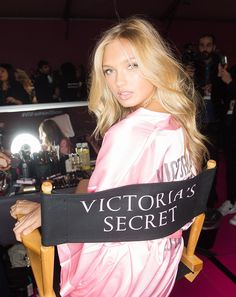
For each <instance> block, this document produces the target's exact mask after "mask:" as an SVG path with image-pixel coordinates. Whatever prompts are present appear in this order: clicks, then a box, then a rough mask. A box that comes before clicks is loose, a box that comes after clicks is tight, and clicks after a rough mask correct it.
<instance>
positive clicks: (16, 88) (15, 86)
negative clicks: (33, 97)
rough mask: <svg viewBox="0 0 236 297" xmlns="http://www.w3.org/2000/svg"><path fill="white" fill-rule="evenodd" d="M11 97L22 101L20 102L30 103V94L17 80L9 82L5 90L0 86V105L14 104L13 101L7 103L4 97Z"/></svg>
mask: <svg viewBox="0 0 236 297" xmlns="http://www.w3.org/2000/svg"><path fill="white" fill-rule="evenodd" d="M7 97H13V98H15V99H18V100H20V101H21V102H22V104H30V103H31V102H30V96H29V94H28V93H27V92H26V91H25V89H24V88H23V86H22V84H21V83H20V82H18V81H13V82H11V83H10V86H9V88H8V89H7V90H6V91H5V90H3V89H2V86H0V105H14V104H13V103H7V102H6V98H7Z"/></svg>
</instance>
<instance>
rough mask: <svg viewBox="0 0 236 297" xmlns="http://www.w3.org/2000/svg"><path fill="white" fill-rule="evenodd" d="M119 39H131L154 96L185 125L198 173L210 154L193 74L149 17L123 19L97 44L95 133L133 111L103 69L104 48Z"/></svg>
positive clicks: (93, 86)
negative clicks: (117, 94) (120, 100)
mask: <svg viewBox="0 0 236 297" xmlns="http://www.w3.org/2000/svg"><path fill="white" fill-rule="evenodd" d="M116 39H126V40H128V41H129V42H130V44H131V46H132V48H133V51H134V54H135V58H136V59H137V61H138V65H139V68H140V70H141V72H142V74H143V76H144V77H145V79H147V80H148V81H149V82H151V83H152V84H153V85H154V86H155V94H154V96H155V98H157V100H159V102H160V103H161V105H162V106H163V107H164V109H165V110H166V111H167V112H169V113H170V114H172V115H173V117H174V118H175V120H176V121H177V122H178V123H179V124H180V125H181V126H182V127H183V129H184V133H185V141H186V147H187V149H188V151H189V153H190V155H191V158H192V160H193V163H194V166H195V168H196V170H197V172H199V171H200V170H201V168H202V163H203V161H204V160H205V159H206V156H207V149H206V147H205V145H204V141H205V140H206V139H205V137H204V136H203V135H202V134H201V133H200V132H199V131H198V129H197V124H196V113H197V104H198V102H199V100H198V98H199V97H198V96H197V94H196V93H195V89H194V85H193V82H192V80H191V79H190V77H189V76H188V75H187V74H186V73H185V71H184V70H183V68H182V66H181V65H180V64H179V62H177V60H176V59H175V58H174V56H173V54H172V52H171V50H170V48H169V47H168V46H167V44H165V42H164V41H163V39H162V38H161V36H160V35H159V33H158V32H157V31H156V30H155V28H154V27H153V26H152V25H151V24H150V23H149V22H148V21H146V20H143V19H140V18H136V17H132V18H129V19H126V20H124V21H123V22H121V23H120V24H118V25H116V26H114V27H112V28H111V29H109V30H108V31H106V32H105V33H104V34H103V36H102V38H101V39H100V41H99V42H98V43H97V46H96V47H95V50H94V54H93V64H92V71H91V86H90V93H89V109H90V111H91V112H93V113H94V114H95V116H96V117H97V126H96V129H95V132H94V133H95V135H96V136H98V135H101V136H104V134H105V133H106V131H107V130H108V129H109V128H110V127H111V126H112V125H114V124H115V123H117V122H118V121H120V120H121V119H123V118H125V117H126V116H127V114H129V113H131V112H132V110H131V109H130V108H124V107H122V106H121V105H120V104H119V103H118V101H117V100H116V98H115V97H114V96H113V94H112V93H111V91H110V90H109V88H108V86H107V83H106V80H105V76H104V73H103V69H102V60H103V54H104V50H105V47H106V45H108V44H109V43H110V42H112V41H113V40H116Z"/></svg>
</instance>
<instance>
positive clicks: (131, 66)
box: [128, 63, 138, 70]
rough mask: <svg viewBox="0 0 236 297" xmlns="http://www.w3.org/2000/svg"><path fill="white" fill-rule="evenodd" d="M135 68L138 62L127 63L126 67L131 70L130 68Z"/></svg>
mask: <svg viewBox="0 0 236 297" xmlns="http://www.w3.org/2000/svg"><path fill="white" fill-rule="evenodd" d="M135 68H138V64H137V63H132V64H129V65H128V69H129V70H132V69H135Z"/></svg>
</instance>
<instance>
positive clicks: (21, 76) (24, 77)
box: [15, 69, 37, 103]
mask: <svg viewBox="0 0 236 297" xmlns="http://www.w3.org/2000/svg"><path fill="white" fill-rule="evenodd" d="M15 76H16V80H17V81H19V82H20V83H21V84H22V86H23V88H24V89H25V91H26V92H27V93H28V94H29V97H30V102H31V103H37V99H36V96H35V89H34V85H33V83H32V81H31V79H30V78H29V76H28V74H27V73H26V72H25V71H24V70H22V69H16V72H15Z"/></svg>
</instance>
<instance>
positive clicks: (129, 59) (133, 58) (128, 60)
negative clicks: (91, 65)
mask: <svg viewBox="0 0 236 297" xmlns="http://www.w3.org/2000/svg"><path fill="white" fill-rule="evenodd" d="M134 61H137V59H136V58H135V57H129V58H127V59H124V60H123V61H122V62H121V63H122V64H126V63H129V62H134ZM102 67H112V65H109V64H102Z"/></svg>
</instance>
